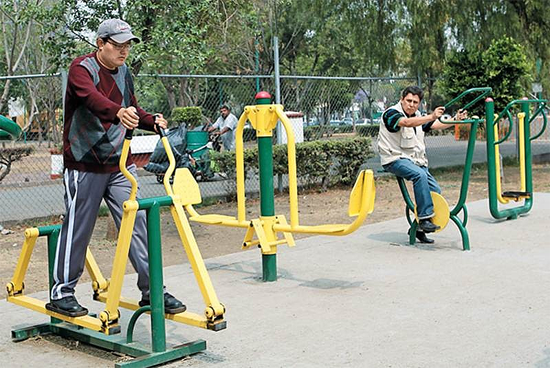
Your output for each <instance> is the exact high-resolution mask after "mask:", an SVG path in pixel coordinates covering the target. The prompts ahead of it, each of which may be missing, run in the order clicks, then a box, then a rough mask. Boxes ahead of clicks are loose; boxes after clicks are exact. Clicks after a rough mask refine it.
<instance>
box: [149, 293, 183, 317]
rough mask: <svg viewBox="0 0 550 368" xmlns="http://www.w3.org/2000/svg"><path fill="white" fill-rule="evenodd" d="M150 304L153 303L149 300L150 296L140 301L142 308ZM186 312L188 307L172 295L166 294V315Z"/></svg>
mask: <svg viewBox="0 0 550 368" xmlns="http://www.w3.org/2000/svg"><path fill="white" fill-rule="evenodd" d="M150 304H151V301H150V300H149V296H147V297H145V298H142V299H141V300H140V301H139V306H140V307H143V306H146V305H150ZM186 310H187V307H186V306H185V304H183V303H182V302H180V301H179V300H177V299H176V298H175V297H174V296H172V295H171V294H170V293H164V313H166V314H177V313H182V312H185V311H186Z"/></svg>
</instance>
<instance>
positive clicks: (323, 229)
mask: <svg viewBox="0 0 550 368" xmlns="http://www.w3.org/2000/svg"><path fill="white" fill-rule="evenodd" d="M375 196H376V188H375V186H374V175H373V172H372V170H363V171H361V172H360V173H359V176H358V177H357V180H356V181H355V184H354V186H353V189H352V191H351V193H350V196H349V205H348V215H349V216H350V217H355V216H356V218H355V220H354V221H353V222H352V223H350V224H325V225H315V226H304V225H298V226H292V225H288V224H276V225H274V226H273V229H274V230H276V231H283V232H293V233H308V234H328V235H347V234H350V233H352V232H353V231H355V230H356V229H357V228H358V227H359V226H361V224H362V223H363V222H364V221H365V219H366V218H367V215H369V214H371V213H372V211H373V210H374V199H375Z"/></svg>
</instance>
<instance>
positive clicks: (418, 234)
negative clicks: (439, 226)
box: [407, 229, 435, 244]
mask: <svg viewBox="0 0 550 368" xmlns="http://www.w3.org/2000/svg"><path fill="white" fill-rule="evenodd" d="M410 233H411V229H409V231H408V232H407V234H409V235H410ZM416 239H418V241H419V242H421V243H426V244H433V243H435V240H433V239H430V238H428V237H427V236H426V233H425V232H423V231H419V230H417V231H416Z"/></svg>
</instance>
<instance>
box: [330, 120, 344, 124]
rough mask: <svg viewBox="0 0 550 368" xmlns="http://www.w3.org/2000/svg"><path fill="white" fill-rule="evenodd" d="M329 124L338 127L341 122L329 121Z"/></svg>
mask: <svg viewBox="0 0 550 368" xmlns="http://www.w3.org/2000/svg"><path fill="white" fill-rule="evenodd" d="M329 124H330V125H340V124H342V122H341V121H340V120H331V121H330V122H329Z"/></svg>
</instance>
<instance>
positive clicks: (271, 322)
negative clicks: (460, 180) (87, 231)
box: [0, 193, 550, 368]
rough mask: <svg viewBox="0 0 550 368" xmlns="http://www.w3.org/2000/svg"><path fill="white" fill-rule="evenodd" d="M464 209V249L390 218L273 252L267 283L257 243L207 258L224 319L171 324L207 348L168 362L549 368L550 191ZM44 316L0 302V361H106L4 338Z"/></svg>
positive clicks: (184, 285) (183, 284)
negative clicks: (211, 323) (502, 213)
mask: <svg viewBox="0 0 550 368" xmlns="http://www.w3.org/2000/svg"><path fill="white" fill-rule="evenodd" d="M468 207H469V212H470V221H469V223H468V230H469V233H470V238H471V247H472V251H470V252H463V251H462V250H461V248H462V246H461V242H460V237H459V234H458V231H457V229H456V227H455V226H454V224H452V223H450V224H449V226H448V227H447V228H446V229H445V230H444V231H443V232H441V233H438V234H436V235H435V236H434V238H435V239H436V244H435V246H415V247H410V246H406V235H405V232H406V228H407V227H406V221H405V219H404V218H399V219H395V220H391V221H387V222H383V223H377V224H367V225H365V226H363V227H361V228H360V229H359V230H358V231H356V232H355V233H353V234H351V235H349V236H346V237H328V236H316V237H310V238H307V239H303V240H299V241H297V245H296V247H295V248H287V247H280V252H279V255H278V265H279V269H278V271H279V277H280V278H279V280H278V281H277V282H273V283H262V282H261V281H259V278H260V277H261V256H260V253H259V252H258V251H256V250H254V251H248V252H239V253H235V254H231V255H227V256H222V257H217V258H212V259H209V260H207V262H206V263H207V266H208V268H209V270H210V275H211V277H212V280H213V284H214V286H215V288H216V291H217V293H218V296H219V298H220V301H221V302H222V303H224V304H225V305H226V307H227V313H226V319H227V321H228V328H227V329H226V330H224V331H221V332H217V333H214V332H211V331H204V330H199V329H195V328H192V327H188V326H183V325H178V324H175V323H173V322H168V323H167V331H168V333H169V338H168V339H169V341H170V342H173V343H181V342H185V341H188V340H195V339H199V338H202V339H205V340H207V344H208V348H207V350H206V351H205V352H203V353H199V354H197V355H195V356H193V357H191V358H187V359H185V360H183V361H180V362H177V363H173V364H171V365H169V366H170V367H193V368H203V367H205V368H206V367H218V368H222V367H223V368H226V367H231V368H233V367H235V368H237V367H239V368H242V367H266V368H270V367H405V368H409V367H422V368H428V367H434V368H440V367H459V368H460V367H498V368H508V367H510V368H518V367H535V368H542V367H550V334H549V331H550V315H549V314H548V310H549V308H550V294H549V293H548V290H550V271H549V269H550V268H549V266H548V265H549V264H550V248H549V245H548V238H549V237H550V231H549V230H548V218H549V217H548V213H549V211H550V193H536V194H535V199H534V206H533V209H532V211H531V212H530V213H529V215H528V216H524V217H520V218H519V219H517V220H514V221H495V220H493V219H492V218H491V217H490V215H489V211H488V203H487V201H477V202H473V203H469V204H468ZM367 221H368V219H367ZM199 246H200V244H199ZM235 247H236V248H237V247H238V244H235ZM165 280H166V284H167V286H168V288H169V290H171V291H172V292H173V293H174V294H176V295H178V296H180V297H182V298H185V300H186V302H187V304H188V306H189V309H190V310H192V311H200V310H202V308H203V307H202V300H201V298H200V296H199V295H198V290H197V287H196V284H195V283H194V281H193V280H192V275H191V271H190V267H189V265H188V264H183V265H179V266H172V267H167V268H166V269H165ZM134 284H135V275H129V276H127V280H126V283H125V289H124V295H126V296H129V297H134V298H135V297H136V288H135V286H134ZM78 294H79V295H80V300H81V302H83V304H85V305H86V306H89V307H90V308H91V309H92V311H95V312H98V311H100V310H101V309H100V305H97V304H95V303H94V302H91V301H89V299H88V298H89V286H88V285H81V286H80V287H79V289H78ZM39 295H42V296H44V295H45V293H39ZM127 317H128V315H127V314H126V315H125V318H124V319H125V321H124V322H123V323H126V322H127ZM44 320H45V317H44V316H41V315H38V314H36V313H33V312H31V311H28V310H26V309H22V308H20V307H18V306H15V305H12V304H8V303H7V302H5V301H1V302H0V352H1V353H2V354H1V356H2V367H23V366H26V367H32V366H40V367H42V366H45V367H52V366H55V367H79V368H80V367H112V366H113V361H111V360H108V359H105V358H102V357H98V356H95V355H90V354H89V353H84V352H82V351H81V350H80V349H76V350H69V349H67V348H66V347H63V346H60V345H58V344H55V343H51V342H44V341H25V342H21V343H12V342H10V338H9V336H10V330H11V328H12V326H14V325H18V324H21V323H27V324H28V323H33V322H34V323H36V322H41V321H44ZM138 328H139V330H138V331H139V333H138V332H136V336H139V338H140V340H142V341H148V339H149V336H148V335H147V332H146V330H147V328H148V319H147V318H143V319H140V321H139V322H138Z"/></svg>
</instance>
